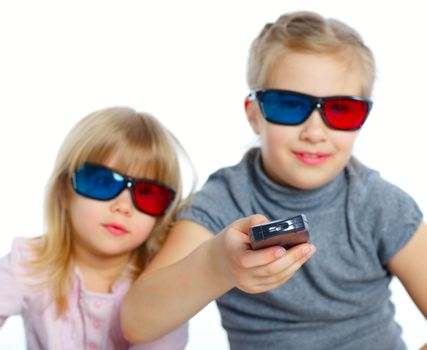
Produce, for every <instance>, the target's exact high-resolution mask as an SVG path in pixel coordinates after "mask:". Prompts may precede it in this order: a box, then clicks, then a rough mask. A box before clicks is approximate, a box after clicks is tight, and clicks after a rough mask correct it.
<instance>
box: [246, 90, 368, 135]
mask: <svg viewBox="0 0 427 350" xmlns="http://www.w3.org/2000/svg"><path fill="white" fill-rule="evenodd" d="M268 92H275V93H279V94H280V93H286V94H289V95H295V96H302V97H305V98H308V99H310V100H311V102H312V108H311V109H310V111H309V112H308V113H307V116H306V117H305V118H303V119H302V120H301V122H299V123H295V124H288V123H286V124H285V123H279V122H277V121H275V120H271V119H269V118H268V117H267V115H266V113H265V110H264V106H263V98H264V95H265V94H266V93H268ZM248 99H249V100H250V101H255V100H256V101H258V105H259V107H260V109H261V112H262V115H263V116H264V118H265V119H266V120H267V121H269V122H270V123H274V124H280V125H290V126H292V125H300V124H302V123H304V122H305V121H306V120H307V119H308V118H309V117H310V115H311V113H313V111H314V110H315V109H318V110H319V112H320V115H321V116H322V119H323V121H324V123H325V124H326V125H327V126H328V127H329V128H331V129H334V130H341V131H355V130H359V129H360V128H361V127H362V125H363V124H364V123H365V121H366V119H368V115H369V112H370V111H371V108H372V105H373V102H372V101H371V100H369V99H367V98H364V97H359V96H348V95H337V96H326V97H318V96H313V95H308V94H304V93H302V92H296V91H292V90H281V89H256V90H252V91H251V92H250V93H249V95H248ZM331 100H351V101H361V102H363V103H365V105H366V115H365V118H364V119H363V122H362V123H361V124H360V126H359V127H357V128H351V129H342V128H337V127H335V126H333V125H331V124H330V123H329V121H328V119H327V117H326V115H325V109H324V104H325V102H327V101H331Z"/></svg>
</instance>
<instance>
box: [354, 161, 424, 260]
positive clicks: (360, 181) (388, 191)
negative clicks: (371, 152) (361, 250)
mask: <svg viewBox="0 0 427 350" xmlns="http://www.w3.org/2000/svg"><path fill="white" fill-rule="evenodd" d="M359 166H360V168H359V169H358V170H359V171H358V172H357V173H355V172H353V170H354V169H351V168H350V169H349V174H350V175H349V176H350V180H349V184H350V185H349V187H350V188H349V205H350V211H351V214H352V215H354V217H355V218H357V223H358V225H360V226H361V227H362V228H363V230H368V231H369V232H370V233H371V235H372V238H373V239H374V242H375V244H376V247H377V251H378V254H379V256H380V259H381V261H382V262H383V263H386V262H387V261H388V260H389V259H390V258H391V257H392V256H393V255H394V254H395V253H396V252H397V251H398V250H399V249H401V248H402V247H403V246H404V245H405V244H406V242H408V240H409V239H410V238H411V237H412V236H413V235H414V234H415V232H416V231H417V229H418V227H419V225H420V223H421V221H422V218H423V214H422V212H421V209H420V207H419V206H418V204H417V203H416V201H415V200H414V199H413V198H412V197H411V196H410V195H409V194H408V193H407V192H405V191H404V190H403V189H401V188H400V187H398V186H397V185H395V184H393V183H391V182H389V181H387V180H385V179H384V178H382V177H381V175H380V174H379V172H378V171H375V170H373V169H370V168H368V167H366V166H364V165H361V164H360V165H359Z"/></svg>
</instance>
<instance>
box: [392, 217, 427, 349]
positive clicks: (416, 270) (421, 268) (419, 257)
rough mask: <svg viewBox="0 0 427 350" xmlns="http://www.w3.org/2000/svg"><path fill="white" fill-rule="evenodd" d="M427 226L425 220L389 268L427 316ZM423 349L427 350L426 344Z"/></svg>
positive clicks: (393, 259)
mask: <svg viewBox="0 0 427 350" xmlns="http://www.w3.org/2000/svg"><path fill="white" fill-rule="evenodd" d="M426 251H427V226H426V224H425V223H424V222H423V223H421V225H420V226H419V228H418V230H417V232H416V233H415V235H414V236H413V237H412V238H411V240H410V241H409V242H408V243H407V244H406V245H405V246H404V247H403V248H402V249H401V250H400V251H399V252H398V253H397V254H396V255H395V256H394V257H393V258H392V259H391V260H390V262H389V263H388V268H389V270H390V271H391V272H392V273H393V274H394V275H396V276H397V278H399V280H400V281H401V282H402V284H403V286H404V287H405V288H406V290H407V292H408V294H409V295H410V296H411V298H412V300H413V301H414V303H415V304H416V305H417V306H418V308H419V309H420V311H421V313H422V314H423V315H424V317H426V318H427V270H426V268H425V267H426V266H427V254H426ZM421 350H427V344H425V345H424V346H423V347H422V349H421Z"/></svg>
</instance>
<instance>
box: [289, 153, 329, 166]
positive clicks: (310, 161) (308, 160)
mask: <svg viewBox="0 0 427 350" xmlns="http://www.w3.org/2000/svg"><path fill="white" fill-rule="evenodd" d="M293 154H294V155H295V157H296V158H297V159H298V160H299V161H301V162H302V163H304V164H307V165H318V164H321V163H324V162H325V161H326V160H328V159H329V158H330V157H331V154H330V153H320V152H296V151H295V152H293Z"/></svg>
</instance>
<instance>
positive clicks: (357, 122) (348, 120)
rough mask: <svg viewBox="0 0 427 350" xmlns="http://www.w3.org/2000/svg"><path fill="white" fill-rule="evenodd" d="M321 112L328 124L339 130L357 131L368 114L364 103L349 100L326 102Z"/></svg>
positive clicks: (366, 105)
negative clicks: (323, 113)
mask: <svg viewBox="0 0 427 350" xmlns="http://www.w3.org/2000/svg"><path fill="white" fill-rule="evenodd" d="M323 110H324V112H325V117H326V120H327V121H328V123H329V124H330V125H331V126H332V127H333V128H335V129H341V130H356V129H359V128H360V127H361V126H362V124H363V122H364V121H365V119H366V117H367V116H368V112H369V109H368V104H367V103H366V102H365V101H360V100H351V99H331V100H326V101H325V102H324V105H323Z"/></svg>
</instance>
